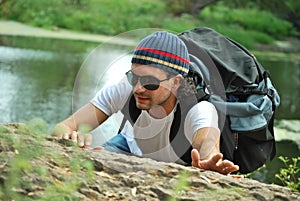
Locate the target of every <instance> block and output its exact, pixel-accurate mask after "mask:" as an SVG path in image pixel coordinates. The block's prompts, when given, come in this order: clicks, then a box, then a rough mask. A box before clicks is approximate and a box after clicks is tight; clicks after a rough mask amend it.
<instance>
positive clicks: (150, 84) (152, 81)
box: [126, 70, 170, 91]
mask: <svg viewBox="0 0 300 201" xmlns="http://www.w3.org/2000/svg"><path fill="white" fill-rule="evenodd" d="M126 77H127V80H128V82H129V83H130V84H131V85H132V86H136V84H137V83H138V81H140V83H141V85H142V86H143V87H144V88H145V89H147V90H151V91H154V90H156V89H158V88H159V85H160V83H161V82H163V81H166V80H169V79H170V77H169V76H168V78H166V79H163V80H159V79H157V78H156V77H153V76H150V75H148V76H138V75H136V74H134V73H133V72H132V71H131V70H130V71H128V72H126Z"/></svg>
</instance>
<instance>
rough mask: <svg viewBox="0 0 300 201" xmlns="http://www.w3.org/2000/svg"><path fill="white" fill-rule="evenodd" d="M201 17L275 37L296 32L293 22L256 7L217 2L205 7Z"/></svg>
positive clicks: (281, 37) (279, 37)
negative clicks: (232, 6)
mask: <svg viewBox="0 0 300 201" xmlns="http://www.w3.org/2000/svg"><path fill="white" fill-rule="evenodd" d="M199 17H200V19H203V20H206V21H207V22H214V23H218V24H222V23H223V24H226V25H227V24H229V25H230V26H234V27H235V28H238V29H241V30H247V31H248V30H255V31H256V32H260V33H264V34H265V35H270V36H272V37H273V38H275V39H283V38H285V37H287V36H291V35H293V34H295V31H294V29H293V25H292V24H291V23H289V22H287V21H285V20H282V19H280V18H278V17H276V16H275V15H273V14H272V13H270V12H266V11H260V10H257V9H255V8H251V9H249V8H245V9H238V8H237V9H233V8H229V7H226V6H224V5H222V4H216V5H213V6H210V7H207V8H205V9H203V11H202V12H201V13H200V14H199ZM233 30H235V29H233ZM259 37H260V36H259ZM259 37H258V38H259Z"/></svg>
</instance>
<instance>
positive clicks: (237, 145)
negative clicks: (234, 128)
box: [233, 132, 239, 150]
mask: <svg viewBox="0 0 300 201" xmlns="http://www.w3.org/2000/svg"><path fill="white" fill-rule="evenodd" d="M233 134H234V149H235V150H237V149H238V148H239V133H238V132H234V133H233Z"/></svg>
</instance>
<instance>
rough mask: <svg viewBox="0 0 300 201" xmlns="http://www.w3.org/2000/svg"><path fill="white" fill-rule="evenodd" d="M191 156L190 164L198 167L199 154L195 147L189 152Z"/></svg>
mask: <svg viewBox="0 0 300 201" xmlns="http://www.w3.org/2000/svg"><path fill="white" fill-rule="evenodd" d="M191 157H192V166H193V167H198V166H199V161H200V154H199V151H198V150H197V149H193V150H192V152H191Z"/></svg>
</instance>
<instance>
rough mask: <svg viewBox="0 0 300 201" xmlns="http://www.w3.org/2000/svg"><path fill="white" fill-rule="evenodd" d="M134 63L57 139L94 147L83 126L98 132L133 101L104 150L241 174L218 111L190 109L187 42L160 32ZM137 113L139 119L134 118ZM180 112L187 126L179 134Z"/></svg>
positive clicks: (137, 52)
mask: <svg viewBox="0 0 300 201" xmlns="http://www.w3.org/2000/svg"><path fill="white" fill-rule="evenodd" d="M131 62H132V66H131V70H130V71H128V72H127V73H126V77H127V80H125V81H124V80H123V81H121V82H120V83H118V84H116V85H112V86H108V87H105V88H103V89H101V90H100V91H99V92H98V93H97V95H96V96H95V97H94V98H93V99H92V100H91V102H90V103H88V104H86V105H85V106H84V107H82V108H81V109H79V110H78V111H77V112H76V113H74V114H73V115H71V116H70V117H69V118H67V119H66V120H64V121H62V122H61V123H59V124H58V125H57V128H60V129H56V131H55V132H54V134H55V135H57V136H59V137H62V138H64V139H69V140H73V141H76V142H78V144H79V146H81V147H89V146H90V144H91V138H90V137H88V138H87V139H81V137H80V135H79V133H78V130H79V127H80V126H81V125H89V126H90V127H91V128H92V129H94V128H96V127H97V126H99V125H100V124H102V123H103V122H104V121H105V120H106V119H107V118H108V117H109V116H111V115H112V114H114V113H116V112H118V111H124V110H123V108H125V107H127V108H128V107H129V106H128V102H129V101H128V100H132V102H133V103H134V106H133V107H130V108H128V110H127V111H128V112H127V114H125V118H126V119H127V120H128V121H126V123H125V124H124V125H123V127H122V130H121V131H120V133H119V134H117V135H116V136H115V137H113V138H112V139H111V140H109V141H108V142H106V143H105V144H103V148H105V149H107V150H110V151H115V152H121V153H124V152H125V153H127V152H128V153H132V154H135V155H140V156H143V157H149V158H152V159H155V160H159V161H165V162H176V163H180V164H184V165H192V166H195V167H198V168H201V169H206V170H212V171H217V172H219V173H222V174H229V173H231V172H235V171H237V170H238V169H239V167H238V166H236V165H234V164H233V163H232V162H230V161H226V160H222V154H221V153H220V150H219V140H220V131H219V129H218V116H217V112H216V109H215V107H214V106H213V105H212V104H211V103H209V102H207V101H201V102H199V103H197V102H195V103H194V104H193V105H191V104H190V103H189V104H185V102H189V99H190V97H192V93H191V92H188V93H187V95H184V94H185V93H186V92H187V91H185V90H188V89H191V87H190V86H189V84H187V82H186V79H185V78H186V76H187V74H188V71H189V66H190V61H189V55H188V51H187V48H186V46H185V45H184V43H183V42H182V41H181V40H180V39H179V38H178V37H177V36H176V35H174V34H171V33H168V32H156V33H154V34H152V35H150V36H148V37H146V38H144V39H143V40H142V41H141V42H140V43H139V44H138V46H137V47H136V49H135V51H134V54H133V58H132V61H131ZM178 105H179V106H180V107H179V106H178ZM185 105H190V106H188V107H186V108H185V107H184V106H185ZM180 108H181V109H180ZM137 110H138V111H139V112H138V113H137V114H138V115H137V117H136V119H132V117H131V114H133V113H136V111H137ZM178 111H181V112H178ZM178 113H180V114H181V117H179V119H181V123H180V125H177V127H179V128H177V129H174V127H176V125H173V121H174V119H175V118H178ZM171 136H173V137H171ZM179 136H181V137H179ZM183 141H185V142H183ZM186 142H187V143H186ZM186 144H189V147H188V146H186ZM190 145H191V146H190ZM190 147H192V148H190ZM183 155H185V158H183V157H182V156H183ZM187 163H189V164H187Z"/></svg>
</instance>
